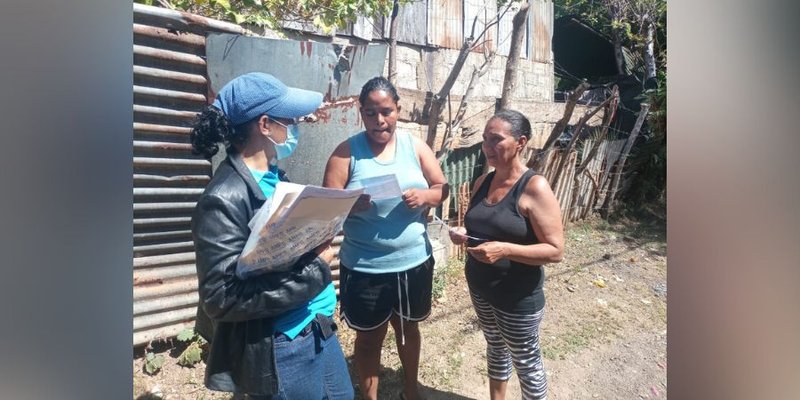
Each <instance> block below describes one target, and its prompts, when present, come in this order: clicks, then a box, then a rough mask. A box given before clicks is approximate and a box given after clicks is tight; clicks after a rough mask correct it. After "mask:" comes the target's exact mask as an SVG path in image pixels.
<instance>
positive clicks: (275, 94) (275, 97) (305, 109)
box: [213, 72, 322, 125]
mask: <svg viewBox="0 0 800 400" xmlns="http://www.w3.org/2000/svg"><path fill="white" fill-rule="evenodd" d="M320 104H322V93H319V92H315V91H312V90H305V89H298V88H293V87H288V86H286V85H285V84H284V83H283V82H281V81H280V80H278V78H276V77H274V76H272V75H270V74H265V73H263V72H250V73H247V74H244V75H240V76H238V77H236V78H234V79H233V80H232V81H230V82H228V83H226V84H225V86H223V87H222V89H220V91H219V93H217V98H216V99H215V100H214V103H213V106H214V107H217V108H219V109H220V110H222V112H223V113H224V114H225V116H226V117H228V120H230V121H231V123H232V124H233V125H241V124H243V123H245V122H248V121H250V120H252V119H254V118H256V117H258V116H261V115H264V114H266V115H269V116H271V117H277V118H299V117H302V116H304V115H308V114H311V113H312V112H314V111H315V110H316V109H317V108H319V106H320Z"/></svg>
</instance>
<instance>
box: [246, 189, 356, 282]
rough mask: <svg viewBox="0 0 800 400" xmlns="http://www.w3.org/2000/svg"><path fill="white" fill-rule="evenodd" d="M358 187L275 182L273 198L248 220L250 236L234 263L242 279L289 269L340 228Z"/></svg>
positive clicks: (330, 237)
mask: <svg viewBox="0 0 800 400" xmlns="http://www.w3.org/2000/svg"><path fill="white" fill-rule="evenodd" d="M363 192H364V189H363V188H360V189H329V188H323V187H319V186H311V185H299V184H296V183H289V182H278V185H277V186H276V187H275V193H274V194H273V196H272V198H271V199H270V200H269V201H267V202H265V203H264V205H263V206H262V207H261V209H260V210H259V211H258V212H257V213H256V215H254V216H253V219H252V220H251V221H250V223H249V226H250V230H251V233H250V237H249V238H248V239H247V243H246V244H245V247H244V250H243V251H242V255H241V256H240V257H239V261H238V263H237V266H236V274H237V275H238V276H239V277H240V278H242V279H245V278H247V277H250V276H253V275H256V274H258V273H262V272H276V271H285V270H288V269H289V268H290V267H291V266H292V265H293V264H294V263H295V262H297V260H298V259H299V258H300V256H302V255H303V254H305V253H307V252H309V251H311V250H313V249H315V248H316V247H317V246H319V245H321V244H322V243H324V242H325V241H327V240H330V239H332V238H333V237H334V236H335V235H336V234H337V233H339V232H340V231H341V230H342V225H343V224H344V220H345V219H346V218H347V215H348V214H349V213H350V209H351V208H352V207H353V204H354V203H355V201H356V199H358V196H359V195H361V193H363Z"/></svg>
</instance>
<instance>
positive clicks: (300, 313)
mask: <svg viewBox="0 0 800 400" xmlns="http://www.w3.org/2000/svg"><path fill="white" fill-rule="evenodd" d="M250 172H251V173H252V174H253V178H255V180H256V182H258V186H259V187H260V188H261V191H262V192H264V196H266V197H267V199H269V198H271V197H272V194H273V193H275V186H276V185H277V184H278V182H279V181H280V179H279V178H278V175H279V174H278V167H277V166H275V165H270V167H269V170H268V171H264V172H262V171H256V170H253V169H251V170H250ZM267 201H269V200H267ZM335 309H336V288H335V287H334V286H333V282H331V283H330V284H328V286H327V287H326V288H325V289H323V290H322V292H320V293H319V294H318V295H317V296H316V297H314V298H313V299H311V301H309V302H308V304H306V305H303V306H301V307H298V308H295V309H294V310H290V311H287V312H285V313H283V314H281V315H279V316H277V317H276V318H275V331H276V332H282V333H283V334H285V335H286V336H288V337H289V339H294V338H295V337H297V335H298V334H299V333H300V331H302V330H303V328H305V327H306V325H308V323H309V322H311V320H313V319H314V317H316V316H317V314H322V315H326V316H328V317H330V316H333V311H334V310H335Z"/></svg>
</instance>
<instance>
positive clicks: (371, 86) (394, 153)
mask: <svg viewBox="0 0 800 400" xmlns="http://www.w3.org/2000/svg"><path fill="white" fill-rule="evenodd" d="M399 100H400V97H399V96H398V95H397V90H396V89H395V88H394V86H393V85H392V84H391V83H389V81H388V80H387V79H386V78H383V77H376V78H373V79H371V80H369V81H368V82H367V83H366V84H365V85H364V87H362V89H361V96H360V97H359V103H360V112H361V118H362V120H363V121H364V128H365V130H364V131H362V132H359V133H357V134H355V135H353V136H351V137H350V138H349V139H348V140H345V141H344V142H342V143H341V144H339V146H338V147H337V148H336V150H334V152H333V154H332V155H331V157H330V159H329V160H328V164H327V166H326V169H325V178H324V181H323V185H324V186H326V187H333V188H358V187H365V186H369V185H370V182H371V180H372V181H374V179H373V178H378V177H384V176H387V175H388V176H393V177H394V178H396V179H397V183H398V186H399V188H400V192H398V193H397V195H394V196H393V195H383V196H376V197H377V198H374V199H371V201H370V202H369V206H368V207H363V209H361V210H359V211H357V212H353V213H351V215H350V216H349V217H348V218H347V220H346V221H345V224H344V241H343V242H342V246H341V250H340V253H339V258H340V261H341V267H342V268H341V269H340V274H341V275H340V286H339V290H340V295H339V299H340V304H341V311H342V312H341V315H342V319H344V321H345V322H346V323H347V325H348V326H349V327H350V328H352V329H355V330H356V342H355V350H354V353H355V354H354V361H355V366H356V372H357V375H358V379H359V383H360V385H359V386H360V388H361V392H362V395H363V396H364V398H367V399H376V398H377V394H378V370H379V368H380V356H381V348H382V345H383V339H384V337H385V336H386V332H387V330H388V326H389V324H391V325H392V328H393V329H394V332H395V338H396V339H397V340H396V342H397V351H398V354H399V356H400V361H401V363H402V364H403V372H404V384H403V392H402V393H401V394H400V397H401V398H405V399H409V400H411V399H417V398H419V393H418V390H417V371H418V369H419V354H420V347H421V337H420V332H419V328H418V325H417V324H418V322H419V321H422V320H424V319H425V318H427V317H428V315H429V314H430V309H431V286H432V281H433V257H432V249H431V244H430V240H428V235H427V233H426V215H427V211H428V209H429V208H430V207H436V206H438V205H439V204H441V203H442V201H443V200H444V199H445V198H446V197H447V193H448V186H447V182H446V180H445V177H444V174H443V173H442V170H441V168H440V167H439V162H438V161H437V160H436V157H435V156H434V154H433V151H431V149H430V147H428V145H427V144H425V143H424V142H423V141H422V140H420V139H418V138H416V137H413V136H411V135H409V134H408V133H405V132H396V127H397V118H398V114H399V112H400V106H399V104H398V101H399ZM378 179H380V178H378Z"/></svg>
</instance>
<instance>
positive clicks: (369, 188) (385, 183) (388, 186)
mask: <svg viewBox="0 0 800 400" xmlns="http://www.w3.org/2000/svg"><path fill="white" fill-rule="evenodd" d="M358 183H359V184H361V186H363V187H364V193H365V194H368V195H370V199H371V200H382V199H389V198H392V197H400V196H402V195H403V191H402V190H400V183H399V182H397V176H395V175H394V174H389V175H381V176H373V177H371V178H365V179H361V180H360V181H359V182H358Z"/></svg>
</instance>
